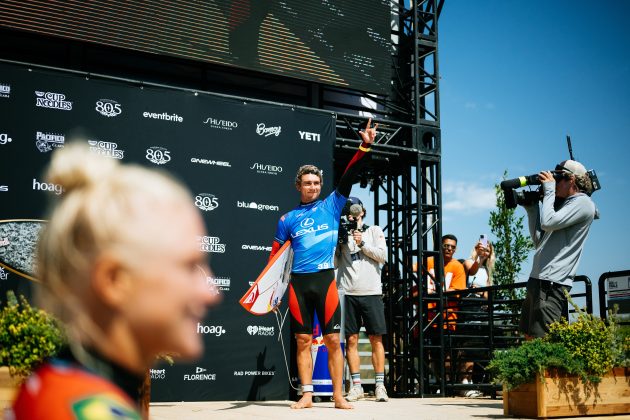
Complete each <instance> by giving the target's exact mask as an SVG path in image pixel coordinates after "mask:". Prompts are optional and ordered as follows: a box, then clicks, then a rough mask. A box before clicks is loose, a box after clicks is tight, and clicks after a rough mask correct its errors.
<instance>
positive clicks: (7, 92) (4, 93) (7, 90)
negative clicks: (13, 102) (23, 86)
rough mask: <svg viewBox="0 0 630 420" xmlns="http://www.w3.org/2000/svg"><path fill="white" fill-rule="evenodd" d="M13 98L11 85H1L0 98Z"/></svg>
mask: <svg viewBox="0 0 630 420" xmlns="http://www.w3.org/2000/svg"><path fill="white" fill-rule="evenodd" d="M9 96H11V85H8V84H4V83H0V98H8V97H9Z"/></svg>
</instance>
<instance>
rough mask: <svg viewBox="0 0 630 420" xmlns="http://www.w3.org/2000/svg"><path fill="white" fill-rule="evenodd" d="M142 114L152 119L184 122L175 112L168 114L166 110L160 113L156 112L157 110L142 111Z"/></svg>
mask: <svg viewBox="0 0 630 420" xmlns="http://www.w3.org/2000/svg"><path fill="white" fill-rule="evenodd" d="M142 116H143V117H144V118H149V119H152V120H162V121H171V122H177V123H182V122H184V118H183V117H180V116H179V115H177V114H169V113H167V112H162V113H161V114H158V113H157V112H147V111H145V112H143V113H142Z"/></svg>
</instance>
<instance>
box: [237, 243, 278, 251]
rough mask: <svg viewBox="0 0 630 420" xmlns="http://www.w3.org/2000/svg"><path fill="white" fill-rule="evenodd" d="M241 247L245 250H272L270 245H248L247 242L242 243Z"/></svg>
mask: <svg viewBox="0 0 630 420" xmlns="http://www.w3.org/2000/svg"><path fill="white" fill-rule="evenodd" d="M241 249H244V250H246V251H247V250H249V251H267V252H271V247H270V246H264V245H247V244H243V245H241Z"/></svg>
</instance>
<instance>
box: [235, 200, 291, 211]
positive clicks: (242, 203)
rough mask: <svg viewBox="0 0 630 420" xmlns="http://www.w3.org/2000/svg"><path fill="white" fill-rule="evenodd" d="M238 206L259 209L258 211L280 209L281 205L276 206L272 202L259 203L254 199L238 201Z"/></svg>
mask: <svg viewBox="0 0 630 420" xmlns="http://www.w3.org/2000/svg"><path fill="white" fill-rule="evenodd" d="M236 207H238V208H241V209H252V210H258V211H263V210H266V211H280V207H278V206H274V205H271V204H258V203H256V202H254V201H252V202H246V201H237V202H236Z"/></svg>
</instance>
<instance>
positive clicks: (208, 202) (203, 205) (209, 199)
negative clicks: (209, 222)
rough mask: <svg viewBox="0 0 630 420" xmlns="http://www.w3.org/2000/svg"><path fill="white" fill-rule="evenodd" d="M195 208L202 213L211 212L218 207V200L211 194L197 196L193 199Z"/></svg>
mask: <svg viewBox="0 0 630 420" xmlns="http://www.w3.org/2000/svg"><path fill="white" fill-rule="evenodd" d="M195 206H197V207H199V208H200V209H201V210H203V211H212V210H214V209H216V208H217V207H219V199H218V198H217V197H215V196H214V195H212V194H205V193H203V194H199V195H197V196H196V197H195Z"/></svg>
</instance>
